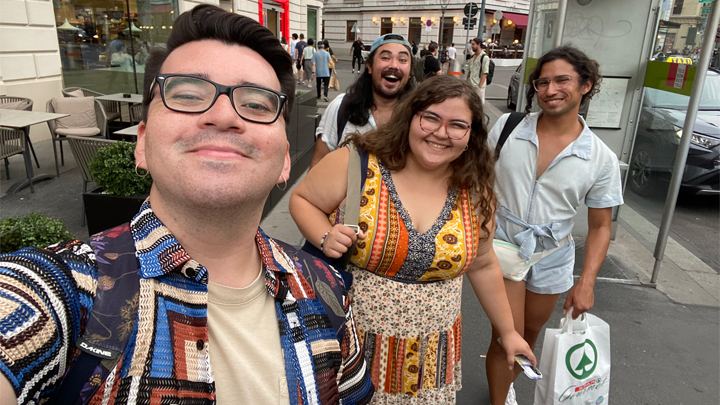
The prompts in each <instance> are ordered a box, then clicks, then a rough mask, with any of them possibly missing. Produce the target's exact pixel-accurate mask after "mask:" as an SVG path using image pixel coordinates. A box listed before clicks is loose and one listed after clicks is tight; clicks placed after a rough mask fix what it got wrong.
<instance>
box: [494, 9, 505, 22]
mask: <svg viewBox="0 0 720 405" xmlns="http://www.w3.org/2000/svg"><path fill="white" fill-rule="evenodd" d="M493 17H494V18H495V19H496V20H497V21H498V22H500V20H502V17H503V13H502V11H500V10H498V11H496V12H495V14H493Z"/></svg>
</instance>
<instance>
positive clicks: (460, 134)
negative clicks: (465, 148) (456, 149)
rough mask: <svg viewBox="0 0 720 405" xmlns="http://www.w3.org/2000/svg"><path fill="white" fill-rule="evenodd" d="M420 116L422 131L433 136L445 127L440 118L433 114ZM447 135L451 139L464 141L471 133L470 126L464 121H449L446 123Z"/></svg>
mask: <svg viewBox="0 0 720 405" xmlns="http://www.w3.org/2000/svg"><path fill="white" fill-rule="evenodd" d="M418 115H419V116H420V129H422V130H423V131H425V132H427V133H429V134H432V133H435V132H437V131H438V130H439V129H440V127H442V126H443V120H442V118H440V117H439V116H437V115H435V114H434V113H431V112H421V113H418ZM444 125H445V134H446V135H447V137H448V138H450V139H455V140H458V139H462V138H464V137H465V135H467V134H468V132H470V124H468V123H467V122H464V121H449V122H446V123H444Z"/></svg>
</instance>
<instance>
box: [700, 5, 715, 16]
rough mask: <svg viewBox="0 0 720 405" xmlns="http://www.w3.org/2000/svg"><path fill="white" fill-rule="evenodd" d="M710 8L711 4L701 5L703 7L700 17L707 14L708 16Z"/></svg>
mask: <svg viewBox="0 0 720 405" xmlns="http://www.w3.org/2000/svg"><path fill="white" fill-rule="evenodd" d="M711 6H712V5H711V4H708V5H703V6H702V12H700V15H708V14H710V7H711Z"/></svg>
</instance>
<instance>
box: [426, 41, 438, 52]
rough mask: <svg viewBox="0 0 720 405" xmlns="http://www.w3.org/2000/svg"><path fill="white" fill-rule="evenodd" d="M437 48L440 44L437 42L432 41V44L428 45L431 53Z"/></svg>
mask: <svg viewBox="0 0 720 405" xmlns="http://www.w3.org/2000/svg"><path fill="white" fill-rule="evenodd" d="M436 49H438V44H436V43H435V42H430V45H428V51H430V53H433V52H435V50H436Z"/></svg>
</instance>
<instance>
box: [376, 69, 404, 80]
mask: <svg viewBox="0 0 720 405" xmlns="http://www.w3.org/2000/svg"><path fill="white" fill-rule="evenodd" d="M380 74H381V75H382V76H383V77H385V76H388V75H393V76H395V77H397V78H398V79H402V78H403V76H404V75H403V72H402V71H401V70H399V69H395V68H387V69H385V70H383V71H382V72H381V73H380Z"/></svg>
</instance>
